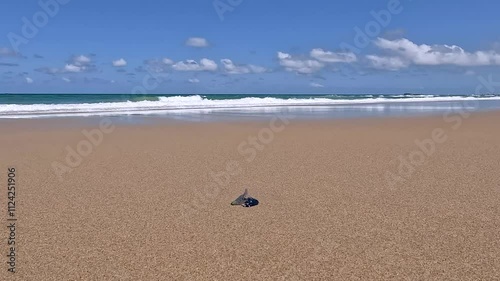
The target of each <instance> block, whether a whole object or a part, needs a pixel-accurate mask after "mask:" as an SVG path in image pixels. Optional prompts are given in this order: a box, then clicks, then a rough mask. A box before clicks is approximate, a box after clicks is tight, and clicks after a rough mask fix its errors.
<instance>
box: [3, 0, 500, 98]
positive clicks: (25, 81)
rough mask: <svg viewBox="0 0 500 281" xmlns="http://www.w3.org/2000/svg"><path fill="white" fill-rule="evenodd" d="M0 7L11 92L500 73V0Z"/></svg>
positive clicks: (460, 87) (443, 89)
mask: <svg viewBox="0 0 500 281" xmlns="http://www.w3.org/2000/svg"><path fill="white" fill-rule="evenodd" d="M0 5H1V6H2V7H1V9H0V19H1V20H0V92H23V93H31V92H35V93H66V92H74V93H134V92H135V93H172V94H175V93H182V94H190V93H193V94H195V93H196V94H203V93H402V92H416V93H461V94H462V93H464V94H465V93H473V92H474V89H475V87H476V86H477V84H478V83H479V82H478V76H484V77H487V76H488V75H492V76H493V77H495V76H500V71H499V68H500V32H499V30H498V27H499V26H500V17H498V10H500V2H498V1H486V0H479V1H460V0H457V1H424V0H399V1H398V0H388V1H386V0H380V1H379V0H354V1H331V0H312V1H290V0H288V1H284V0H283V1H282V0H276V1H270V0H215V1H214V0H178V1H160V0H144V1H124V0H121V1H118V0H109V1H102V0H101V1H97V0H85V1H84V0H41V1H28V0H25V1H15V0H6V1H2V3H1V4H0ZM44 7H48V8H44ZM377 15H379V16H377ZM23 18H24V19H23ZM360 38H362V40H360ZM365 42H366V44H365ZM361 43H362V44H361ZM152 77H156V78H152ZM496 80H500V79H496Z"/></svg>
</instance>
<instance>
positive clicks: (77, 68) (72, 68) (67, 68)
mask: <svg viewBox="0 0 500 281" xmlns="http://www.w3.org/2000/svg"><path fill="white" fill-rule="evenodd" d="M84 68H85V67H83V66H77V65H74V64H66V65H65V66H64V72H73V73H76V72H81V71H82V70H83V69H84Z"/></svg>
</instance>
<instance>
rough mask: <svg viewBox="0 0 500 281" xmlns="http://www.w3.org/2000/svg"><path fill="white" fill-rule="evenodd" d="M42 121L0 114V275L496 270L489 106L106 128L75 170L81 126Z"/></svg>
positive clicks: (248, 276) (494, 136) (499, 240)
mask: <svg viewBox="0 0 500 281" xmlns="http://www.w3.org/2000/svg"><path fill="white" fill-rule="evenodd" d="M458 121H461V124H459V123H458ZM51 122H56V121H51V120H31V121H29V120H28V121H22V120H21V121H19V120H16V121H2V123H0V129H1V130H2V135H1V136H0V167H1V171H3V172H2V174H0V180H1V185H0V186H1V187H2V188H1V190H0V194H1V195H2V196H1V197H0V198H1V199H0V200H1V201H0V203H1V205H0V206H2V208H1V209H2V218H5V217H6V207H5V206H6V198H5V195H6V193H7V190H6V187H5V184H4V182H6V180H7V167H9V166H15V167H16V170H17V175H16V177H17V180H18V187H17V193H16V200H17V202H18V203H17V205H16V207H17V213H18V221H17V238H16V239H17V245H18V248H17V255H18V256H17V262H16V270H17V273H15V274H10V273H8V272H7V264H6V261H7V257H6V254H7V237H8V232H7V229H6V228H5V227H2V228H3V229H4V230H2V231H1V233H0V235H2V237H3V238H2V241H4V242H2V243H1V246H0V250H1V253H2V255H1V256H2V257H3V258H2V260H1V263H0V264H2V266H1V267H2V268H1V272H2V273H1V274H0V279H1V278H3V277H2V276H5V277H8V278H12V279H13V280H16V279H17V280H336V279H339V280H340V279H343V280H359V279H363V280H376V279H378V280H388V279H393V280H403V279H405V280H432V279H434V280H445V279H446V280H453V279H454V280H479V279H483V280H494V279H497V280H498V279H500V207H499V206H500V130H499V126H500V114H499V113H484V114H479V113H476V114H473V115H472V116H471V117H469V118H462V119H460V120H459V119H454V120H448V121H446V120H445V119H443V118H441V117H426V118H404V119H396V118H387V119H375V120H344V121H296V120H292V121H290V122H289V123H288V124H285V123H283V122H282V121H281V120H278V121H277V122H276V123H275V124H270V123H269V122H253V123H241V122H240V123H238V122H234V123H210V124H192V123H191V124H189V123H186V124H178V123H169V124H156V125H142V126H138V125H137V126H134V125H132V126H123V125H122V126H120V125H116V126H115V124H113V125H112V126H114V127H112V128H113V129H112V130H111V132H109V133H103V138H102V141H101V142H98V144H97V145H94V144H92V146H91V147H90V148H89V147H87V150H89V149H91V151H90V153H89V154H88V155H87V156H84V157H82V159H80V160H81V161H80V162H81V163H78V165H76V166H75V167H70V166H69V165H68V163H67V161H66V160H65V157H66V156H67V154H68V152H67V151H66V149H67V147H69V148H70V149H73V150H75V151H76V150H77V149H78V146H79V145H80V150H81V151H86V150H85V145H86V144H82V141H85V140H87V137H85V136H84V134H83V133H82V128H80V127H76V128H70V126H59V125H60V124H59V125H50V123H51ZM57 122H60V123H61V122H62V123H64V122H70V121H57ZM66 125H68V124H66ZM96 128H98V126H97V125H96V126H94V127H92V126H87V130H88V131H90V130H95V129H96ZM436 129H437V131H436ZM439 129H441V130H439ZM94 132H95V131H94ZM270 132H271V133H272V134H271V133H270ZM259 136H260V137H261V138H260V139H259ZM271 136H272V137H271ZM433 136H434V138H433ZM255 138H256V140H255ZM252 140H253V141H252ZM262 140H264V141H265V142H267V143H264V142H262ZM425 140H426V141H425ZM415 141H418V142H419V143H424V144H425V145H427V146H426V147H427V151H422V149H421V148H419V146H418V145H417V144H416V143H415ZM252 142H253V143H254V144H251V143H252ZM255 142H256V143H255ZM431 142H432V143H433V144H431ZM433 145H434V148H435V149H434V150H432V146H433ZM424 152H425V153H424ZM76 162H78V161H76ZM54 163H57V164H54ZM72 164H74V163H72ZM54 167H57V169H56V171H59V176H58V175H56V172H55V170H54ZM60 180H61V181H60ZM245 188H248V191H249V195H250V196H252V197H254V198H257V199H258V200H259V201H260V204H259V205H258V206H255V207H251V208H243V207H241V206H231V205H230V203H231V202H232V201H233V200H234V199H235V198H236V197H237V196H238V195H240V194H241V193H242V192H243V191H244V189H245ZM4 223H5V224H6V220H5V219H2V224H4ZM3 280H6V279H3ZM9 280H10V279H9Z"/></svg>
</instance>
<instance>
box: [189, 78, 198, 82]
mask: <svg viewBox="0 0 500 281" xmlns="http://www.w3.org/2000/svg"><path fill="white" fill-rule="evenodd" d="M188 82H189V83H200V80H199V79H197V78H191V79H188Z"/></svg>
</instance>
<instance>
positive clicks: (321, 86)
mask: <svg viewBox="0 0 500 281" xmlns="http://www.w3.org/2000/svg"><path fill="white" fill-rule="evenodd" d="M309 85H310V86H311V87H313V88H324V87H325V86H323V85H321V84H319V83H316V82H311V84H309Z"/></svg>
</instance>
